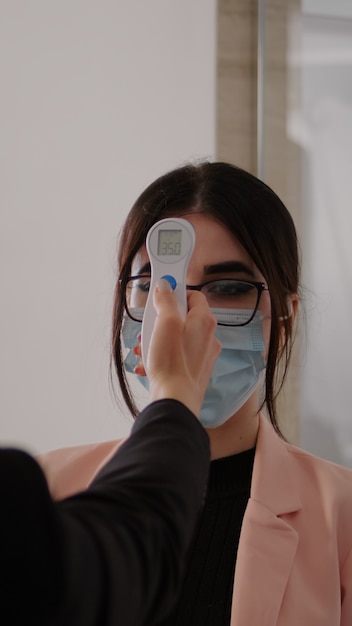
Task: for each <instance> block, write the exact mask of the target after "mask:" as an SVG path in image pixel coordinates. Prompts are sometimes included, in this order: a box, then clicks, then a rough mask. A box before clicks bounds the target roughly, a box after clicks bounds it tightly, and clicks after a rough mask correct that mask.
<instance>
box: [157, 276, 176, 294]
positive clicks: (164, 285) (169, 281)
mask: <svg viewBox="0 0 352 626" xmlns="http://www.w3.org/2000/svg"><path fill="white" fill-rule="evenodd" d="M176 285H177V283H176V280H175V279H174V277H173V276H169V275H165V276H162V278H159V280H158V282H157V284H156V286H157V289H158V290H159V291H168V292H171V291H175V289H176Z"/></svg>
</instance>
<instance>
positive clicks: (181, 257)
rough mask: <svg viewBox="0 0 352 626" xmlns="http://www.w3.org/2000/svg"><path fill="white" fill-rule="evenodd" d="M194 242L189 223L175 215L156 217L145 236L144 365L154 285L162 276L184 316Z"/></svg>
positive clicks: (152, 314) (150, 324)
mask: <svg viewBox="0 0 352 626" xmlns="http://www.w3.org/2000/svg"><path fill="white" fill-rule="evenodd" d="M194 243H195V232H194V227H193V225H192V224H191V223H190V222H187V220H184V219H182V218H178V217H171V218H166V219H163V220H160V222H157V223H156V224H154V225H153V226H152V227H151V229H150V230H149V233H148V235H147V240H146V247H147V252H148V255H149V260H150V267H151V280H150V288H149V293H148V298H147V303H146V306H145V310H144V315H143V322H142V359H143V363H144V367H145V368H146V363H147V357H148V349H149V343H150V338H151V335H152V331H153V327H154V322H155V317H156V311H155V309H154V304H153V293H154V289H155V286H156V284H157V282H158V280H159V279H160V278H166V279H167V280H168V281H169V282H170V284H171V286H172V288H173V290H174V293H175V295H176V300H177V306H178V310H179V312H180V314H181V315H182V317H183V318H184V317H186V313H187V294H186V274H187V268H188V264H189V260H190V258H191V255H192V252H193V248H194ZM147 373H148V372H147Z"/></svg>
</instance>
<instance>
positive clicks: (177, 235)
mask: <svg viewBox="0 0 352 626" xmlns="http://www.w3.org/2000/svg"><path fill="white" fill-rule="evenodd" d="M181 251H182V230H166V229H164V228H163V229H161V230H159V233H158V255H160V256H163V255H164V254H173V255H175V256H178V255H180V254H181Z"/></svg>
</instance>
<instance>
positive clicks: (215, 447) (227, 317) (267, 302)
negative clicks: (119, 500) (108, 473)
mask: <svg viewBox="0 0 352 626" xmlns="http://www.w3.org/2000/svg"><path fill="white" fill-rule="evenodd" d="M169 216H172V217H175V216H178V217H183V218H185V219H186V220H188V221H190V222H191V223H192V224H193V226H194V228H195V233H196V245H195V249H194V252H193V255H192V258H191V262H190V265H189V268H188V275H187V285H188V289H189V291H190V292H192V291H197V290H198V291H201V292H202V293H203V294H204V295H205V297H206V300H207V302H208V305H209V306H210V308H211V311H212V313H213V314H214V316H215V317H216V319H217V329H216V336H217V337H218V339H219V340H220V342H221V344H222V351H221V354H220V356H219V357H218V359H217V361H216V364H215V367H214V371H213V375H212V377H211V380H210V382H209V385H208V387H207V390H206V393H205V398H204V403H203V406H202V409H201V412H200V420H201V423H202V424H203V425H204V426H205V428H206V430H207V432H208V435H209V439H210V447H211V457H212V463H211V470H210V476H209V482H208V489H207V498H206V502H205V507H204V510H203V513H202V516H201V519H200V522H199V526H198V529H197V532H196V534H195V537H194V540H193V544H192V547H191V550H190V552H189V558H188V564H187V573H186V575H185V578H184V583H183V589H182V592H181V596H180V598H179V601H178V605H177V607H176V608H175V610H174V611H173V612H172V614H171V615H170V616H169V617H168V618H167V619H166V620H165V621H163V625H165V626H166V625H167V626H174V625H181V624H182V626H186V625H187V624H189V625H191V624H192V626H194V625H196V624H202V625H203V626H204V625H206V624H209V626H210V625H212V624H216V626H227V625H229V624H231V625H232V626H242V625H243V626H247V625H250V626H259V625H260V626H274V625H278V626H293V625H295V626H296V625H297V624H309V626H318V625H319V626H324V625H325V624H326V625H327V626H328V625H329V626H331V625H332V624H340V625H342V626H347V625H349V624H351V622H352V536H351V532H350V523H351V519H352V474H351V472H350V471H349V470H346V469H344V468H341V467H338V466H335V465H332V464H330V463H328V462H325V461H323V460H320V459H318V458H315V457H313V456H312V455H309V454H307V453H306V452H303V451H300V450H299V449H297V448H295V447H293V446H291V445H289V444H288V443H286V442H285V440H284V438H283V437H282V436H281V433H280V427H279V422H278V418H277V411H276V398H277V394H278V391H279V390H280V388H281V385H282V383H283V379H284V376H285V373H286V370H287V367H288V364H289V358H290V353H291V348H292V338H293V331H294V322H295V318H296V313H297V307H298V295H297V294H298V290H299V261H298V253H297V239H296V232H295V228H294V224H293V221H292V219H291V217H290V215H289V213H288V211H287V209H286V208H285V207H284V205H283V204H282V202H281V201H280V199H279V198H278V197H277V196H276V194H275V193H274V192H273V191H272V190H271V189H270V188H269V187H267V186H266V185H265V184H264V183H262V182H261V181H259V180H258V179H257V178H255V177H254V176H252V175H251V174H249V173H247V172H245V171H243V170H241V169H239V168H236V167H234V166H231V165H229V164H225V163H202V164H199V165H195V166H194V165H187V166H184V167H181V168H179V169H177V170H174V171H172V172H170V173H168V174H166V175H164V176H162V177H160V178H159V179H157V180H156V181H155V182H153V183H152V184H151V185H150V186H149V187H148V188H147V189H146V190H145V191H144V192H143V193H142V194H141V196H140V197H139V198H138V200H137V201H136V203H135V205H134V206H133V207H132V209H131V211H130V213H129V215H128V217H127V220H126V223H125V226H124V229H123V231H122V234H121V240H120V250H119V259H118V262H119V278H118V281H117V286H116V295H115V305H114V318H113V360H114V363H115V367H116V371H117V375H118V379H119V382H120V387H121V389H122V393H123V395H124V398H125V400H126V402H127V405H128V406H129V408H130V410H131V412H132V414H134V415H137V414H138V409H137V407H136V405H135V402H134V399H133V396H132V394H131V392H130V389H129V386H128V380H127V375H126V371H127V372H134V374H135V375H136V376H138V378H139V380H140V381H141V382H142V383H143V384H144V385H145V386H147V387H148V386H149V385H150V386H151V387H152V386H153V377H150V380H148V379H147V377H146V376H145V369H147V370H148V371H149V369H148V367H147V368H145V367H144V364H143V362H142V361H141V348H140V331H141V320H142V319H143V308H144V306H145V302H146V296H147V294H148V287H149V282H150V265H149V259H148V256H147V252H146V248H145V239H146V236H147V233H148V230H149V229H150V227H151V226H152V225H153V224H154V223H155V222H157V221H158V220H160V219H162V218H165V217H169ZM264 406H265V408H266V410H267V412H268V415H269V420H270V421H267V420H266V419H265V418H264V417H263V416H262V414H261V413H260V409H261V408H263V407H264ZM180 411H182V409H181V408H180ZM113 445H115V444H111V446H113ZM89 454H90V449H87V448H86V449H82V450H80V451H79V450H76V451H75V455H76V457H75V463H76V465H75V467H76V469H77V471H76V478H77V483H74V481H73V480H72V466H70V464H69V463H66V461H65V460H64V457H62V454H61V455H60V454H58V455H56V458H52V459H51V463H52V464H51V468H52V470H53V469H54V465H55V464H56V472H54V471H52V478H53V488H54V489H55V490H56V492H57V493H58V494H59V495H62V493H65V491H66V490H67V488H68V489H70V490H72V489H76V488H77V486H78V485H82V482H81V479H84V480H85V481H88V482H89V480H90V478H91V476H92V475H94V468H95V466H96V465H97V462H96V461H94V462H91V460H90V459H89ZM105 454H106V450H104V449H103V448H101V456H100V458H99V461H100V462H103V460H104V458H105ZM47 461H48V460H47ZM49 465H50V463H49ZM70 472H71V476H70V480H69V481H67V476H68V475H69V474H70Z"/></svg>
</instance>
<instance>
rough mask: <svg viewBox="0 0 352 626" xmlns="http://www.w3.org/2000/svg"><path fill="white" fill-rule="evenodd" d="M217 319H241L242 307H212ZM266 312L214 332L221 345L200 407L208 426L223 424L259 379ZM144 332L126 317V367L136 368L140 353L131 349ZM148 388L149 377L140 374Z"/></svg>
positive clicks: (223, 321)
mask: <svg viewBox="0 0 352 626" xmlns="http://www.w3.org/2000/svg"><path fill="white" fill-rule="evenodd" d="M212 313H213V315H214V316H215V317H216V319H217V321H218V322H222V323H230V322H231V320H236V321H237V323H238V322H240V320H241V315H242V314H243V312H242V311H237V310H233V311H231V310H228V309H212ZM263 319H264V317H263V314H262V313H261V312H260V311H257V313H256V314H255V316H254V318H253V320H252V321H251V322H250V323H249V324H247V325H246V326H219V325H218V326H217V328H216V331H215V335H216V337H217V338H218V339H219V341H220V342H221V345H222V351H221V353H220V355H219V356H218V358H217V360H216V362H215V366H214V370H213V373H212V376H211V378H210V380H209V384H208V387H207V390H206V392H205V396H204V402H203V406H202V408H201V411H200V422H201V423H202V424H203V426H204V427H205V428H216V427H217V426H221V425H222V424H224V423H225V422H226V421H227V420H228V419H229V418H230V417H231V416H232V415H234V413H236V412H237V411H238V410H239V409H240V408H241V407H242V406H243V404H244V403H245V402H246V401H247V400H248V398H249V397H250V396H251V394H252V393H253V391H254V390H255V389H256V387H257V386H258V384H259V382H260V378H261V372H262V371H263V370H264V369H265V366H266V364H265V358H264V350H265V343H264V339H263V331H262V325H263ZM140 332H141V324H140V323H138V322H135V321H134V320H131V319H130V318H129V317H126V318H125V320H124V323H123V327H122V337H123V340H124V344H125V347H126V348H127V350H128V353H127V355H126V358H125V361H124V363H125V367H126V370H127V371H128V372H133V371H134V368H135V367H136V365H137V363H138V361H139V357H137V356H136V355H135V354H133V352H132V348H133V347H134V346H135V345H136V344H137V342H138V340H137V337H138V335H139V333H140ZM137 378H138V380H139V381H140V382H141V383H142V385H143V386H144V387H145V388H146V389H148V388H149V385H148V378H147V377H146V376H137Z"/></svg>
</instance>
